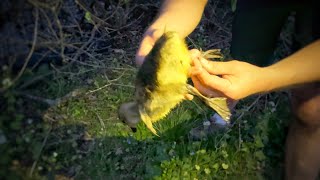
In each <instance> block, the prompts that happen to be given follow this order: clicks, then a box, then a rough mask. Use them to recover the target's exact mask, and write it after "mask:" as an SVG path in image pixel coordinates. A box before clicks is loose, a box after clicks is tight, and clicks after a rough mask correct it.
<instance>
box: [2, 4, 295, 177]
mask: <svg viewBox="0 0 320 180" xmlns="http://www.w3.org/2000/svg"><path fill="white" fill-rule="evenodd" d="M28 2H29V1H28ZM30 2H32V3H31V4H28V6H30V7H32V8H34V9H38V10H39V17H38V18H34V16H33V14H32V13H31V11H29V10H27V12H26V14H28V13H29V15H30V17H31V20H30V17H29V16H28V17H29V19H28V18H26V19H28V20H26V21H28V22H27V23H24V24H29V25H28V26H27V27H25V26H24V24H23V25H21V27H25V29H23V33H21V34H26V35H28V34H30V35H33V34H34V32H33V30H34V29H35V28H34V27H32V26H34V25H33V24H35V23H31V24H30V22H31V21H33V20H34V21H36V19H39V22H38V23H39V27H40V26H41V28H38V34H39V37H40V35H41V38H37V41H35V39H33V41H29V40H30V39H32V38H31V37H28V36H27V38H26V39H28V44H32V43H33V42H34V43H38V44H40V45H39V46H41V47H42V46H43V49H40V50H38V51H37V49H36V50H35V53H38V54H44V55H46V54H45V53H46V51H45V50H48V52H49V55H52V54H54V56H52V57H51V56H49V57H47V58H46V60H48V59H49V62H52V63H51V64H50V66H48V65H47V64H46V63H44V64H43V65H41V66H39V67H37V68H34V69H28V68H27V69H26V70H25V71H24V72H23V75H22V76H21V77H20V78H19V79H17V81H15V82H14V84H13V83H12V79H14V77H15V74H14V72H12V67H13V66H12V65H13V64H12V62H11V61H10V59H14V56H13V55H12V56H13V57H10V58H8V60H7V61H6V62H5V63H4V62H0V63H1V65H4V66H2V69H1V70H0V74H1V77H0V79H1V85H3V86H4V89H6V88H8V89H7V90H6V91H1V90H2V89H3V87H0V91H1V92H4V93H3V94H1V95H0V112H1V114H0V153H1V156H0V179H234V178H240V179H280V178H281V177H282V170H283V153H284V140H285V135H286V129H287V123H288V119H289V106H288V99H287V96H286V93H285V92H278V93H272V94H267V95H263V96H253V97H250V98H247V99H245V100H242V101H240V103H239V104H238V105H237V108H236V111H235V112H234V116H233V117H232V121H233V122H234V123H233V126H232V127H231V128H230V129H226V130H224V131H217V132H215V133H213V134H212V135H210V136H208V137H207V138H204V139H202V140H198V141H196V140H193V139H192V138H191V137H190V135H189V132H190V130H191V129H192V128H195V127H199V126H202V122H203V120H204V119H206V118H208V117H209V116H210V115H211V114H212V112H211V111H210V110H209V109H208V108H207V107H206V106H205V105H204V104H203V103H201V102H200V101H199V100H197V99H196V100H195V101H185V102H183V103H182V104H180V105H179V106H178V107H177V108H175V109H174V110H173V111H172V112H171V113H170V114H169V115H168V116H167V117H166V118H165V119H163V120H162V121H160V122H158V123H156V124H155V127H156V129H157V131H158V132H159V135H160V137H156V136H154V135H153V134H152V133H151V132H150V131H149V130H148V129H147V128H146V127H145V125H144V124H143V123H140V124H139V125H138V129H137V132H136V133H133V132H132V131H131V129H130V128H129V127H127V126H126V125H124V124H123V123H122V122H121V121H120V120H119V119H118V117H117V109H118V107H119V105H120V104H121V103H123V102H126V101H130V100H132V99H133V93H134V84H133V82H134V78H135V74H136V68H134V67H132V66H130V65H128V64H132V60H133V58H134V53H135V50H136V49H137V46H138V43H137V42H138V41H140V39H141V35H142V34H141V33H142V32H143V31H144V29H145V27H147V25H148V23H150V22H151V21H152V19H153V17H154V16H155V15H156V12H157V8H158V7H159V5H160V3H158V2H157V3H155V2H152V1H119V2H113V1H107V2H106V4H104V5H105V6H106V7H108V8H101V7H102V6H103V5H101V4H99V3H102V1H101V2H100V1H94V2H95V3H93V4H92V6H93V8H92V9H90V8H89V7H91V5H89V4H86V3H84V2H82V1H63V2H64V3H62V1H52V3H53V5H52V7H57V8H51V7H47V6H45V4H43V3H41V2H40V1H37V0H35V1H30ZM60 3H61V4H60ZM100 6H101V7H100ZM58 7H61V9H60V8H58ZM99 7H100V8H99ZM32 8H30V9H32ZM8 12H9V11H8ZM64 12H69V14H68V13H64ZM115 12H116V13H115ZM34 14H37V13H34ZM99 18H100V20H101V19H104V20H105V23H102V22H101V21H100V20H99ZM121 18H122V19H121ZM81 19H83V20H81ZM22 20H24V18H22V19H21V21H22ZM59 20H61V21H59ZM62 20H63V21H62ZM64 20H68V21H64ZM89 20H90V22H87V21H89ZM29 21H30V22H29ZM59 22H60V23H59ZM61 22H62V23H61ZM231 22H232V14H231V9H230V7H229V4H227V5H226V4H225V1H221V2H219V1H212V2H210V3H208V5H207V7H206V12H205V15H204V17H203V18H202V21H201V22H200V24H199V26H198V27H197V29H196V30H195V31H194V33H193V34H191V35H190V37H189V38H188V39H187V40H188V42H189V44H192V45H191V46H190V48H194V47H197V48H201V47H202V48H204V49H203V50H207V49H211V48H221V49H223V50H224V51H227V49H228V48H229V42H230V39H231ZM17 23H19V22H17ZM13 24H14V23H13ZM17 27H20V26H17ZM45 27H48V29H46V28H45ZM9 30H10V29H9ZM60 30H63V31H60ZM20 31H22V30H20ZM20 31H18V32H20ZM24 31H26V32H27V33H25V32H24ZM63 33H65V34H63ZM43 35H47V36H43ZM285 35H286V32H284V33H283V35H282V37H283V38H287V36H285ZM20 41H21V40H20ZM20 41H17V42H20ZM8 42H9V41H8ZM10 42H11V41H10ZM48 42H49V43H48ZM50 42H52V44H50ZM62 42H63V43H62ZM11 46H16V45H15V44H13V45H12V44H11ZM283 46H286V44H284V45H283ZM282 49H284V51H286V52H287V49H286V48H282ZM27 50H28V49H27ZM26 52H28V51H26ZM44 52H45V53H44ZM282 53H283V52H282V51H281V52H279V54H280V55H278V54H277V56H281V54H282ZM8 54H9V55H10V53H8ZM60 55H61V56H62V57H64V58H65V59H63V60H64V61H62V62H61V63H62V64H63V66H59V65H57V64H59V63H55V59H54V58H57V57H60ZM50 58H52V59H53V60H51V59H50ZM22 60H23V59H22ZM22 62H23V61H22ZM2 63H3V64H2ZM4 67H6V68H4ZM71 92H73V93H74V95H73V93H71ZM70 93H71V94H70Z"/></svg>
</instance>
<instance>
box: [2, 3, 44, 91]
mask: <svg viewBox="0 0 320 180" xmlns="http://www.w3.org/2000/svg"><path fill="white" fill-rule="evenodd" d="M34 18H35V23H34V31H33V41H32V46H31V49H30V51H29V54H28V56H27V58H26V60H25V62H24V64H23V66H22V68H21V70H20V71H19V73H18V75H17V76H16V77H15V78H14V79H13V80H12V83H11V84H10V85H9V86H7V87H4V88H3V89H0V92H3V91H5V90H7V89H8V88H9V87H11V86H12V85H14V84H15V83H16V82H17V80H18V79H19V78H20V77H21V76H22V74H23V73H24V71H25V69H26V67H27V65H28V63H29V61H30V59H31V56H32V54H33V52H34V50H35V46H36V42H37V35H38V21H39V10H38V9H37V8H35V17H34Z"/></svg>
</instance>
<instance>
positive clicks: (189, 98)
mask: <svg viewBox="0 0 320 180" xmlns="http://www.w3.org/2000/svg"><path fill="white" fill-rule="evenodd" d="M184 98H185V99H186V100H189V101H191V100H192V99H193V95H192V94H185V95H184Z"/></svg>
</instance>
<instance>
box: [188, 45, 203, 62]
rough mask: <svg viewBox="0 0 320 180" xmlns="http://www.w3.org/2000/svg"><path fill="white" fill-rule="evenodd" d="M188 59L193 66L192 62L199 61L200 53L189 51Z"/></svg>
mask: <svg viewBox="0 0 320 180" xmlns="http://www.w3.org/2000/svg"><path fill="white" fill-rule="evenodd" d="M189 53H190V57H191V59H192V65H193V60H196V59H197V60H199V59H200V58H201V52H200V51H199V50H198V49H191V50H190V51H189Z"/></svg>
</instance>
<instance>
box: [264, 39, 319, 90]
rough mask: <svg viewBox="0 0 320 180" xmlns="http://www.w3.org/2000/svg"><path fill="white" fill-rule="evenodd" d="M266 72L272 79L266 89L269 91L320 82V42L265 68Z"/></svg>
mask: <svg viewBox="0 0 320 180" xmlns="http://www.w3.org/2000/svg"><path fill="white" fill-rule="evenodd" d="M265 71H266V74H269V76H270V78H269V79H271V81H270V82H269V83H268V84H269V85H268V87H266V88H265V89H266V90H267V91H270V90H274V89H278V88H283V87H287V86H292V85H296V84H301V83H308V82H314V81H320V40H317V41H315V42H314V43H312V44H310V45H308V46H306V47H305V48H303V49H301V50H300V51H298V52H296V53H294V54H293V55H291V56H289V57H287V58H285V59H283V60H282V61H280V62H278V63H276V64H274V65H272V66H269V67H267V68H265Z"/></svg>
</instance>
